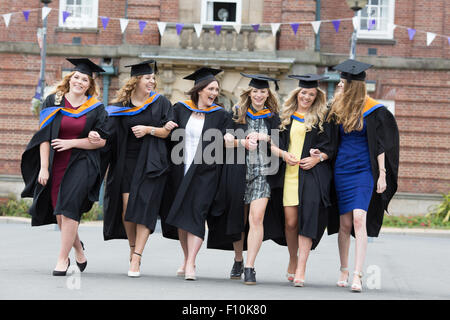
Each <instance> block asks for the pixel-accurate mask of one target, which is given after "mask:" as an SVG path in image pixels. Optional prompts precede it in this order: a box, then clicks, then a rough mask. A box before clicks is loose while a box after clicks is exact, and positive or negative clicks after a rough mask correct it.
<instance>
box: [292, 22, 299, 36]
mask: <svg viewBox="0 0 450 320" xmlns="http://www.w3.org/2000/svg"><path fill="white" fill-rule="evenodd" d="M299 26H300V23H291V27H292V30H293V31H294V34H297V30H298V27H299Z"/></svg>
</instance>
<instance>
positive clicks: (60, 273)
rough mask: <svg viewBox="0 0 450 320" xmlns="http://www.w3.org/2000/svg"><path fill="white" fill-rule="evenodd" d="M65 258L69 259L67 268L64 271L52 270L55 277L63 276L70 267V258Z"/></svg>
mask: <svg viewBox="0 0 450 320" xmlns="http://www.w3.org/2000/svg"><path fill="white" fill-rule="evenodd" d="M67 260H68V261H69V263H68V264H67V269H66V271H57V270H53V275H54V276H55V277H64V276H65V275H66V274H67V270H69V267H70V259H69V258H67Z"/></svg>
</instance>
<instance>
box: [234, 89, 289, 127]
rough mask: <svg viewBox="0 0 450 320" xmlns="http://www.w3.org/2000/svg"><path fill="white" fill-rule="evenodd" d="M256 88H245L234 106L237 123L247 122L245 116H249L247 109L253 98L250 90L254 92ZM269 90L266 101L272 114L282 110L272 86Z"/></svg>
mask: <svg viewBox="0 0 450 320" xmlns="http://www.w3.org/2000/svg"><path fill="white" fill-rule="evenodd" d="M253 89H254V88H253V87H248V88H247V89H246V90H244V91H243V92H242V93H241V95H240V100H239V102H238V104H237V105H235V106H234V108H233V120H234V122H236V123H240V124H245V117H246V116H247V109H248V107H249V106H250V105H251V103H252V99H251V98H250V92H252V90H253ZM267 90H268V92H269V96H268V97H267V100H266V102H265V106H266V107H267V108H268V109H269V110H270V112H271V113H272V114H275V113H278V112H279V111H280V105H279V103H278V99H277V97H276V96H275V94H273V93H272V91H271V90H270V88H267Z"/></svg>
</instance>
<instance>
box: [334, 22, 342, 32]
mask: <svg viewBox="0 0 450 320" xmlns="http://www.w3.org/2000/svg"><path fill="white" fill-rule="evenodd" d="M340 25H341V20H333V26H334V30H336V32H339V26H340Z"/></svg>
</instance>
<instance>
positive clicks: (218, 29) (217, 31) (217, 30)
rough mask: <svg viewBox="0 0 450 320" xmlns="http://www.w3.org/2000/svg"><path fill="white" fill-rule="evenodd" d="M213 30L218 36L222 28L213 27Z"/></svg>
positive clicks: (218, 26)
mask: <svg viewBox="0 0 450 320" xmlns="http://www.w3.org/2000/svg"><path fill="white" fill-rule="evenodd" d="M214 30H216V35H219V34H220V31H222V26H220V25H215V26H214Z"/></svg>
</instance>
